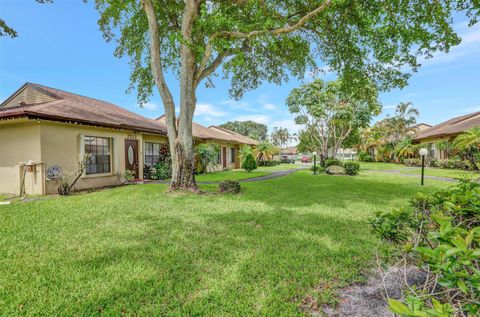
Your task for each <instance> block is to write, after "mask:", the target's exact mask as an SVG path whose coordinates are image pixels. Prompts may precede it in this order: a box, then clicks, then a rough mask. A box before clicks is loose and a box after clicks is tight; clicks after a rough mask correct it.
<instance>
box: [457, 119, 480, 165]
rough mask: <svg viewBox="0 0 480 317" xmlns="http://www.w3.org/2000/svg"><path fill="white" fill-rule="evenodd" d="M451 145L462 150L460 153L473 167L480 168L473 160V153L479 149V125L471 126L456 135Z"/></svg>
mask: <svg viewBox="0 0 480 317" xmlns="http://www.w3.org/2000/svg"><path fill="white" fill-rule="evenodd" d="M453 146H454V147H455V148H456V149H457V150H460V151H462V154H463V155H464V156H465V157H466V158H467V159H468V160H469V161H470V163H471V164H472V167H473V169H475V170H476V171H478V170H480V169H479V168H478V166H477V163H476V160H475V155H476V153H477V152H478V150H479V149H480V127H474V128H471V129H469V130H467V131H465V132H464V133H462V134H460V135H458V136H457V137H456V138H455V140H454V141H453Z"/></svg>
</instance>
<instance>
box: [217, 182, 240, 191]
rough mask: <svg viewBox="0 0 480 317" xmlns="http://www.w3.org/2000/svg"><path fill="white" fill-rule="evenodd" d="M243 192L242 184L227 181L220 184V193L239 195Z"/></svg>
mask: <svg viewBox="0 0 480 317" xmlns="http://www.w3.org/2000/svg"><path fill="white" fill-rule="evenodd" d="M240 190H241V187H240V183H239V182H237V181H231V180H225V181H223V182H221V183H220V184H218V191H219V192H220V193H233V194H238V193H239V192H240Z"/></svg>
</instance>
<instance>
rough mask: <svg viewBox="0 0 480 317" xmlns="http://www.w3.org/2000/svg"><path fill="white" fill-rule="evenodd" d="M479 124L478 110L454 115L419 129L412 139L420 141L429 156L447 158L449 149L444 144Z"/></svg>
mask: <svg viewBox="0 0 480 317" xmlns="http://www.w3.org/2000/svg"><path fill="white" fill-rule="evenodd" d="M478 126H480V111H478V112H474V113H470V114H467V115H463V116H459V117H455V118H453V119H450V120H447V121H445V122H442V123H440V124H437V125H435V126H433V127H430V128H428V129H424V130H422V131H420V132H419V133H418V134H417V136H416V137H415V139H414V141H415V142H416V143H420V144H422V145H423V146H425V148H427V149H428V151H429V155H428V156H429V157H432V158H436V159H447V158H449V152H450V151H449V149H448V147H446V146H445V144H447V143H451V142H452V141H453V140H454V139H455V138H456V137H457V136H458V135H459V134H462V133H463V132H465V131H467V130H468V129H471V128H473V127H478Z"/></svg>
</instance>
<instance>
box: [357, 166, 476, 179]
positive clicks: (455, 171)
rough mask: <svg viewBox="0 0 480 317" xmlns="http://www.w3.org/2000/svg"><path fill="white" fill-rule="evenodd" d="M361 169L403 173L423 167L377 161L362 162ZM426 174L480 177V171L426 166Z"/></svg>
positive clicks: (413, 171)
mask: <svg viewBox="0 0 480 317" xmlns="http://www.w3.org/2000/svg"><path fill="white" fill-rule="evenodd" d="M360 169H361V170H365V171H368V170H376V171H389V170H390V171H393V170H394V171H398V172H399V173H401V174H420V173H421V172H422V169H421V168H420V167H408V166H406V165H404V164H395V163H380V162H379V163H377V162H361V163H360ZM425 175H427V176H438V177H447V178H463V177H474V178H475V177H480V173H478V172H474V171H464V170H458V169H446V168H435V167H428V166H427V167H425Z"/></svg>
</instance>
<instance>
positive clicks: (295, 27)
mask: <svg viewBox="0 0 480 317" xmlns="http://www.w3.org/2000/svg"><path fill="white" fill-rule="evenodd" d="M329 4H330V0H325V2H324V3H323V4H322V5H321V6H319V7H317V8H316V9H315V10H313V11H310V12H308V13H307V14H306V15H304V16H303V17H302V18H300V20H298V21H297V22H296V23H295V24H293V25H289V26H286V27H281V28H277V29H273V30H261V31H251V32H246V33H245V32H234V31H221V32H218V33H215V34H214V35H212V37H211V38H215V37H230V38H251V37H255V36H261V35H266V34H271V35H280V34H285V33H291V32H293V31H296V30H298V29H300V28H301V27H303V26H304V25H305V24H306V23H307V22H308V20H310V19H311V18H313V17H315V16H316V15H318V14H320V12H322V11H323V10H324V9H325V8H326V7H327V6H328V5H329Z"/></svg>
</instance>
